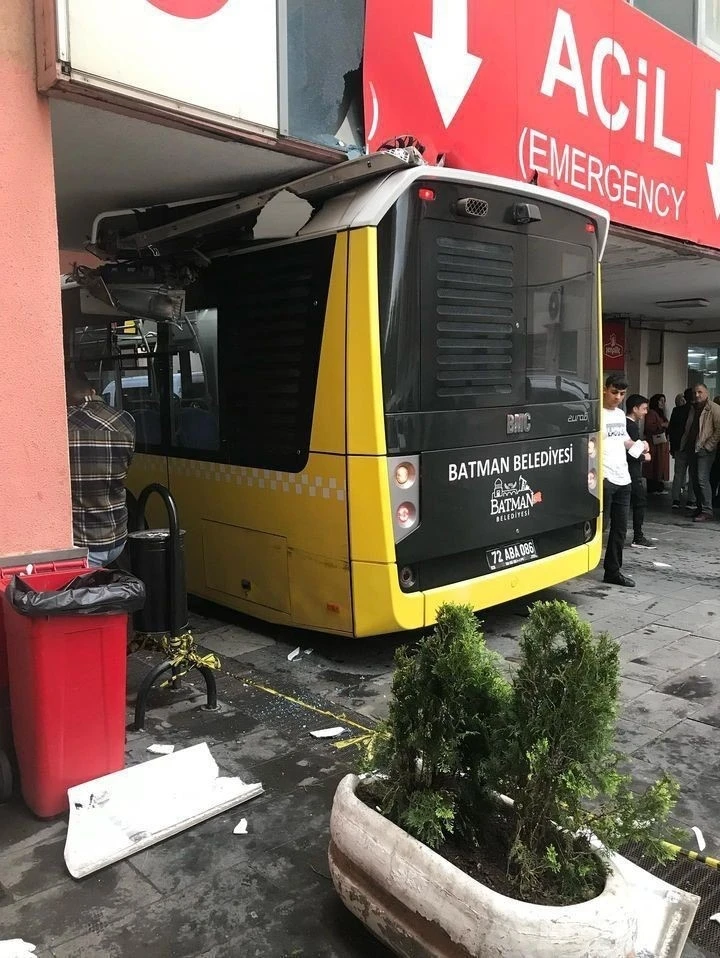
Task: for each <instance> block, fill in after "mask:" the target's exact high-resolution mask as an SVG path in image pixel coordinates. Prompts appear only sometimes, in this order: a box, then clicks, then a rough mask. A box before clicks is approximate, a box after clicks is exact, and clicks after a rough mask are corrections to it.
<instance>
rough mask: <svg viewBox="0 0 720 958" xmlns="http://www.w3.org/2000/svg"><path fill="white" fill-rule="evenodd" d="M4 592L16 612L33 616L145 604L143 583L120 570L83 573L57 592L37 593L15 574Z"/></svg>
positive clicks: (115, 609)
mask: <svg viewBox="0 0 720 958" xmlns="http://www.w3.org/2000/svg"><path fill="white" fill-rule="evenodd" d="M5 595H6V596H7V599H8V602H9V603H10V605H11V606H12V607H13V609H15V611H16V612H19V613H20V615H27V616H29V617H31V618H33V617H34V618H40V617H42V616H56V615H111V614H113V613H117V612H138V611H139V610H140V609H142V607H143V606H144V605H145V585H144V583H143V582H141V581H140V579H138V578H136V577H135V576H134V575H130V574H129V573H128V572H122V571H121V570H119V569H118V570H114V569H96V570H94V571H91V572H82V573H80V575H77V576H75V578H74V579H72V580H71V581H70V582H68V584H67V585H65V586H63V588H62V589H58V590H57V591H55V592H36V591H35V589H33V587H32V585H30V583H29V582H27V581H26V580H25V579H21V578H19V577H18V576H15V577H14V578H13V579H12V581H11V582H10V584H9V585H8V587H7V590H6V593H5Z"/></svg>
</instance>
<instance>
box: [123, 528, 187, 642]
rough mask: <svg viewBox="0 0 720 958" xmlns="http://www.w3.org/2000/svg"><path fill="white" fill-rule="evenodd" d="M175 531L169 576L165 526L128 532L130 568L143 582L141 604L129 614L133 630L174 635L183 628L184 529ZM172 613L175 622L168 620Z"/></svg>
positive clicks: (168, 539)
mask: <svg viewBox="0 0 720 958" xmlns="http://www.w3.org/2000/svg"><path fill="white" fill-rule="evenodd" d="M176 535H177V544H176V555H177V562H178V568H177V570H175V574H174V575H173V577H172V579H171V568H170V567H171V561H170V559H171V556H170V550H171V549H172V548H173V534H172V533H171V531H170V530H169V529H145V530H143V531H141V532H131V533H130V534H129V536H128V547H129V551H130V568H131V569H132V570H133V574H134V575H136V576H137V577H138V579H140V580H142V582H144V583H145V606H144V608H143V609H141V610H140V612H136V613H135V615H134V616H133V626H134V628H135V631H136V632H145V633H155V634H163V635H172V636H175V635H179V634H181V633H182V632H185V631H187V627H188V605H187V591H186V589H185V531H184V530H183V529H178V530H177V533H176ZM173 580H174V581H173ZM173 593H174V594H173ZM173 613H174V615H175V617H176V619H177V621H176V622H173V621H172V619H173Z"/></svg>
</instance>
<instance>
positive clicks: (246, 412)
mask: <svg viewBox="0 0 720 958" xmlns="http://www.w3.org/2000/svg"><path fill="white" fill-rule="evenodd" d="M334 252H335V236H323V237H319V238H316V239H310V240H303V241H300V242H291V243H287V244H283V245H279V246H277V247H269V248H268V249H264V250H258V251H253V252H251V253H247V254H241V255H239V256H233V257H230V258H229V259H228V261H226V262H225V264H222V265H221V264H218V266H217V268H216V272H215V276H214V285H215V289H216V295H217V302H218V315H219V340H218V342H219V360H220V362H219V369H220V387H221V388H220V397H221V409H220V423H221V433H222V440H223V447H224V453H225V461H227V462H229V463H231V464H233V465H240V466H255V467H258V468H261V469H274V470H277V471H279V472H291V473H297V472H301V471H302V470H303V469H304V468H305V465H306V464H307V461H308V456H309V454H310V435H311V431H312V422H313V413H314V408H315V392H316V386H317V378H318V369H319V365H320V348H321V345H322V336H323V328H324V324H325V311H326V307H327V300H328V292H329V288H330V273H331V270H332V263H333V254H334Z"/></svg>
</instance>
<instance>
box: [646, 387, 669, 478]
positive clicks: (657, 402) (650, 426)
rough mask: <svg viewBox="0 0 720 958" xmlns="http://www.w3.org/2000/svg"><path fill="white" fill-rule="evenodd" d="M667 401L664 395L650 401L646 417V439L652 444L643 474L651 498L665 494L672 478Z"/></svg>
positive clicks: (653, 397) (656, 396) (658, 395)
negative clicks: (666, 486)
mask: <svg viewBox="0 0 720 958" xmlns="http://www.w3.org/2000/svg"><path fill="white" fill-rule="evenodd" d="M665 406H666V400H665V396H663V394H662V393H655V395H654V396H652V397H651V399H650V409H649V411H648V414H647V416H646V417H645V438H646V439H647V441H648V442H649V444H650V459H649V461H647V462H645V465H644V467H643V474H644V476H645V478H646V479H647V491H648V493H649V494H650V495H651V496H660V495H663V494H664V493H665V483H666V482H667V481H668V479H669V478H670V454H669V449H668V439H667V429H668V426H669V423H668V420H667V415H666V412H665Z"/></svg>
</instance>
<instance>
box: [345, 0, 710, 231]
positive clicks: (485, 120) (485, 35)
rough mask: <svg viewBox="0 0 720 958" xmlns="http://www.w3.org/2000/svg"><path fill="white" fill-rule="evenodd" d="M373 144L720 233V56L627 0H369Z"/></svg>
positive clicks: (657, 224)
mask: <svg viewBox="0 0 720 958" xmlns="http://www.w3.org/2000/svg"><path fill="white" fill-rule="evenodd" d="M364 73H365V75H364V86H365V123H366V127H365V128H366V130H367V138H368V144H369V146H370V148H371V149H377V148H378V147H379V146H380V145H381V144H382V143H384V142H385V141H387V140H391V139H395V138H396V137H398V136H402V135H405V134H411V135H413V136H415V137H417V138H418V139H419V140H420V141H421V142H422V143H423V144H424V145H425V146H426V150H427V152H426V157H428V158H429V159H430V160H431V161H432V160H433V159H434V156H435V155H438V154H445V155H446V162H447V163H448V165H451V166H454V167H459V168H466V169H471V170H482V171H485V172H488V173H493V174H496V175H499V176H508V177H511V178H513V179H523V180H529V179H531V178H533V177H535V176H537V181H538V183H539V184H540V185H541V186H548V187H551V188H553V189H557V190H560V191H562V192H565V193H569V194H572V195H574V196H577V197H579V198H582V199H586V200H589V201H590V202H593V203H596V204H597V205H599V206H604V207H606V208H607V209H609V210H610V212H611V215H612V218H613V220H614V221H615V222H617V223H622V224H624V225H627V226H634V227H637V228H639V229H643V230H648V231H650V232H655V233H661V234H664V235H668V236H676V237H680V238H682V239H687V240H692V241H694V242H698V243H702V244H704V245H706V246H720V229H718V218H720V62H718V61H716V60H713V59H712V58H711V57H709V56H708V55H707V54H705V53H703V52H702V51H701V50H699V49H697V48H696V47H694V46H693V45H692V44H690V43H688V42H687V41H685V40H683V39H682V38H681V37H679V36H677V35H676V34H674V33H672V32H670V31H669V30H667V29H665V28H664V27H662V26H661V25H659V24H658V23H656V22H655V21H653V20H651V19H650V18H648V17H647V16H645V15H644V14H643V13H641V12H640V11H639V10H636V9H635V8H634V7H631V6H630V5H629V4H628V3H627V2H625V0H595V2H594V3H592V4H589V3H587V0H534V2H533V4H532V7H531V9H529V8H528V7H527V5H526V4H525V3H523V2H522V0H502V2H501V0H395V2H394V3H387V2H386V0H367V12H366V31H365V53H364Z"/></svg>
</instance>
